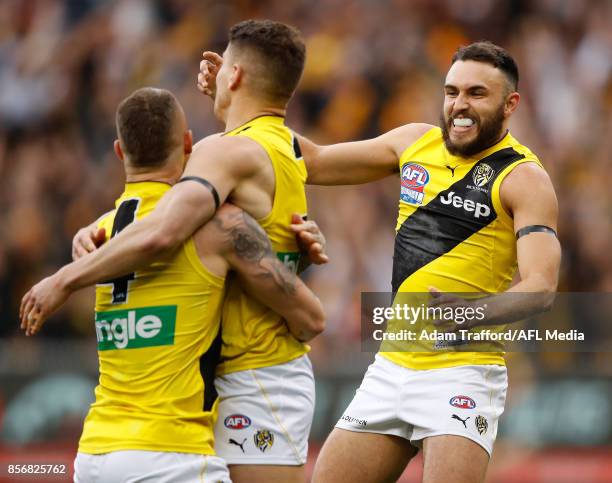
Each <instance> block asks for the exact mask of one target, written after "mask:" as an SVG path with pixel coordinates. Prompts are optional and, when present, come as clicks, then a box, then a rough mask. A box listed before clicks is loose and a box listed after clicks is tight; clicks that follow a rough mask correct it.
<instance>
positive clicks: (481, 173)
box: [472, 163, 495, 188]
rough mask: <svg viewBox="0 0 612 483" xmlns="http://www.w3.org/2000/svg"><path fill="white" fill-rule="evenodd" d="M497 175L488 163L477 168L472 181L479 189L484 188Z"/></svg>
mask: <svg viewBox="0 0 612 483" xmlns="http://www.w3.org/2000/svg"><path fill="white" fill-rule="evenodd" d="M494 174H495V171H494V170H493V168H492V167H491V166H489V165H488V164H486V163H482V164H481V165H480V166H477V167H476V169H475V170H474V172H473V173H472V179H473V180H474V184H475V185H476V186H478V187H479V188H482V187H483V186H484V185H486V184H487V183H488V182H489V181H491V178H492V177H493V175H494Z"/></svg>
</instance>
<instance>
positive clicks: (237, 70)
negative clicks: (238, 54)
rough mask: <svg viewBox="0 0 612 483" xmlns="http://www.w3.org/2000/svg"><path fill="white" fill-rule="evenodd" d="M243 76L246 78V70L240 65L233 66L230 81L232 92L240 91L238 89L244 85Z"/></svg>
mask: <svg viewBox="0 0 612 483" xmlns="http://www.w3.org/2000/svg"><path fill="white" fill-rule="evenodd" d="M243 76H244V69H243V68H242V66H240V65H238V64H234V65H232V73H231V75H230V77H229V81H228V83H229V85H228V87H229V89H230V90H231V91H235V90H236V89H238V87H239V86H240V84H241V83H242V77H243Z"/></svg>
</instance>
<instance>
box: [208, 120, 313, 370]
mask: <svg viewBox="0 0 612 483" xmlns="http://www.w3.org/2000/svg"><path fill="white" fill-rule="evenodd" d="M225 135H226V136H245V137H248V138H251V139H253V140H254V141H255V142H257V143H258V144H259V145H260V146H262V147H263V149H265V151H266V153H267V154H268V157H269V158H270V161H271V163H272V167H273V168H274V176H275V192H274V202H273V205H272V210H271V211H270V213H269V214H268V215H267V216H266V217H265V218H262V219H261V220H257V221H258V223H259V224H260V225H261V227H262V228H263V229H264V230H265V231H266V233H267V234H268V237H269V238H270V241H271V243H272V248H273V249H274V251H275V252H276V254H277V256H278V257H279V259H280V260H281V261H282V262H283V263H284V264H285V265H286V266H287V267H288V268H289V269H290V270H292V271H293V272H294V273H295V272H296V271H297V268H298V265H299V261H300V253H299V249H298V246H297V242H296V239H295V234H294V233H293V232H292V231H290V230H289V225H290V223H291V215H292V214H293V213H298V214H300V215H302V216H306V214H307V204H306V193H305V190H304V186H305V183H306V177H307V173H306V165H305V164H304V160H303V158H302V154H301V151H300V147H299V144H298V143H297V140H296V139H295V137H294V136H293V133H292V132H291V131H290V130H289V128H287V127H286V126H285V123H284V118H283V117H281V116H261V117H257V118H255V119H253V120H251V121H249V122H247V123H246V124H243V125H242V126H240V127H238V128H236V129H234V130H233V131H230V132H228V133H226V134H225ZM222 337H223V345H222V349H221V363H220V365H219V368H218V373H219V374H227V373H230V372H236V371H243V370H246V369H257V368H259V367H267V366H272V365H276V364H282V363H285V362H288V361H290V360H292V359H296V358H297V357H300V356H301V355H303V354H305V353H306V352H308V350H309V347H308V346H307V345H305V344H303V343H301V342H299V341H298V340H297V339H295V338H294V337H293V336H292V335H291V334H290V332H289V329H288V328H287V325H286V324H285V322H284V320H283V319H282V318H281V317H280V315H278V314H277V313H275V312H273V311H272V310H270V309H268V308H267V307H266V306H264V305H263V304H261V303H259V302H258V301H256V300H255V299H253V298H251V297H249V296H248V295H246V294H245V293H244V292H243V291H242V289H241V288H240V286H239V285H238V284H237V283H234V282H231V281H230V282H228V295H227V297H226V299H225V303H224V306H223V327H222Z"/></svg>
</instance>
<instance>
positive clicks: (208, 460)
mask: <svg viewBox="0 0 612 483" xmlns="http://www.w3.org/2000/svg"><path fill="white" fill-rule="evenodd" d="M177 481H180V482H181V483H202V482H204V483H231V480H230V476H229V471H228V469H227V465H226V464H225V461H223V460H222V459H221V458H219V457H217V456H208V455H202V454H194V453H171V452H164V451H136V450H130V451H112V452H110V453H105V454H86V453H77V457H76V459H75V460H74V482H75V483H175V482H177Z"/></svg>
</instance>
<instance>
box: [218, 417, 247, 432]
mask: <svg viewBox="0 0 612 483" xmlns="http://www.w3.org/2000/svg"><path fill="white" fill-rule="evenodd" d="M223 424H224V425H225V427H226V428H228V429H246V428H248V427H249V426H250V425H251V418H249V417H248V416H245V415H244V414H231V415H229V416H228V417H227V418H225V420H224V421H223Z"/></svg>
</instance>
